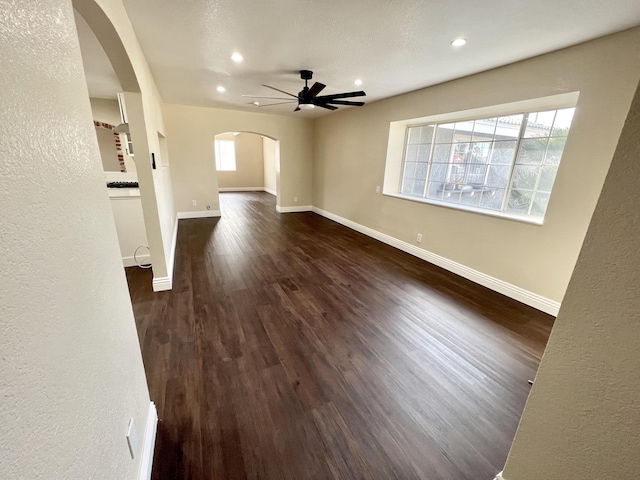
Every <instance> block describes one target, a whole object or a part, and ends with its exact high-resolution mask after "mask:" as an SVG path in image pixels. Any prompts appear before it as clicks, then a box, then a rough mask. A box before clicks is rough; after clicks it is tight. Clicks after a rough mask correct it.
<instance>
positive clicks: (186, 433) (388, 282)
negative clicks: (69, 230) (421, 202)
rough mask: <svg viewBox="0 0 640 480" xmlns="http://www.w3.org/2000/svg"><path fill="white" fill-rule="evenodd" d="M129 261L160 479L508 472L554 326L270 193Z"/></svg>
mask: <svg viewBox="0 0 640 480" xmlns="http://www.w3.org/2000/svg"><path fill="white" fill-rule="evenodd" d="M220 198H221V209H222V217H221V218H210V219H197V220H181V221H180V225H179V229H178V244H177V250H176V263H175V268H174V288H173V290H172V291H170V292H160V293H155V294H154V293H153V292H152V291H151V280H152V277H151V275H152V274H151V272H150V271H149V270H141V269H138V268H129V269H127V278H128V281H129V288H130V294H131V299H132V303H133V308H134V314H135V317H136V323H137V326H138V336H139V339H140V345H141V348H142V354H143V360H144V364H145V371H146V374H147V380H148V383H149V391H150V394H151V398H152V400H154V401H155V402H156V404H157V408H158V415H159V419H160V422H159V427H158V435H157V443H156V450H155V457H154V467H153V477H152V478H153V479H154V480H165V479H166V480H175V479H223V478H228V479H245V478H246V479H295V480H303V479H313V478H318V479H331V478H333V479H385V480H386V479H393V478H397V479H402V480H405V479H414V478H415V479H428V480H467V479H468V480H477V479H490V478H493V477H494V476H495V474H496V473H497V472H498V471H499V470H500V469H501V468H502V466H503V465H504V462H505V459H506V455H507V453H508V450H509V446H510V444H511V441H512V439H513V435H514V433H515V429H516V427H517V424H518V421H519V418H520V415H521V413H522V409H523V407H524V402H525V400H526V397H527V395H528V392H529V386H528V384H527V380H528V379H530V378H533V377H534V376H535V371H536V369H537V366H538V363H539V361H540V356H541V354H542V351H543V349H544V347H545V344H546V342H547V339H548V336H549V333H550V330H551V327H552V324H553V318H552V317H550V316H548V315H545V314H543V313H541V312H539V311H536V310H534V309H532V308H529V307H527V306H525V305H523V304H521V303H518V302H516V301H514V300H511V299H508V298H506V297H504V296H502V295H500V294H498V293H496V292H492V291H490V290H487V289H486V288H483V287H481V286H479V285H477V284H474V283H473V282H470V281H468V280H466V279H463V278H461V277H458V276H457V275H454V274H452V273H450V272H447V271H445V270H442V269H440V268H438V267H435V266H434V265H431V264H428V263H426V262H423V261H421V260H419V259H417V258H414V257H412V256H410V255H407V254H405V253H403V252H401V251H399V250H396V249H394V248H392V247H389V246H388V245H384V244H382V243H380V242H377V241H375V240H373V239H371V238H368V237H366V236H364V235H361V234H359V233H357V232H355V231H353V230H350V229H348V228H345V227H342V226H340V225H338V224H336V223H334V222H332V221H330V220H327V219H325V218H323V217H320V216H318V215H316V214H313V213H295V214H283V215H281V214H278V213H277V212H276V211H275V201H274V197H273V196H271V195H269V194H267V193H261V192H260V193H223V194H221V195H220Z"/></svg>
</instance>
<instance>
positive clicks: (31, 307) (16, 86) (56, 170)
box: [0, 0, 149, 480]
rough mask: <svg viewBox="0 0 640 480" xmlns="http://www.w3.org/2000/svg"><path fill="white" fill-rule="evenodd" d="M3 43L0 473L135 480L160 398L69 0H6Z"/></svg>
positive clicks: (0, 3)
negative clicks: (130, 436)
mask: <svg viewBox="0 0 640 480" xmlns="http://www.w3.org/2000/svg"><path fill="white" fill-rule="evenodd" d="M0 45H2V48H1V49H0V65H2V68H0V91H2V92H3V93H2V96H1V97H0V104H1V108H0V111H1V112H2V114H1V116H0V192H2V193H1V194H0V209H1V210H2V215H1V216H0V252H1V254H0V273H1V274H2V281H1V282H0V318H1V321H0V472H1V473H0V477H2V478H3V479H12V480H13V479H29V480H34V479H47V480H48V479H90V478H96V479H97V478H105V479H107V478H108V479H118V480H120V479H134V478H136V476H137V472H138V463H139V462H138V460H139V458H140V457H139V454H140V452H138V457H137V458H136V460H131V458H130V456H129V452H128V448H127V442H126V440H125V435H126V430H127V423H128V420H129V417H134V418H135V421H136V424H137V429H138V432H139V434H140V435H141V436H142V435H143V432H144V431H145V422H146V414H147V409H148V406H149V395H148V390H147V386H146V381H145V375H144V370H143V365H142V358H141V355H140V348H139V345H138V338H137V334H136V329H135V323H134V319H133V313H132V309H131V303H130V300H129V295H128V291H127V284H126V280H125V276H124V272H123V269H122V263H121V259H120V252H119V249H118V240H117V238H116V232H115V227H114V223H113V217H112V214H111V208H110V205H109V199H108V196H107V191H106V189H105V185H104V177H103V173H102V165H101V162H100V154H99V152H98V145H97V142H96V136H95V132H94V130H93V125H92V118H91V117H92V115H91V110H90V106H89V99H88V93H87V87H86V83H85V79H84V73H83V69H82V63H81V59H80V49H79V46H78V40H77V36H76V32H75V24H74V20H73V12H72V8H71V3H70V2H69V1H68V0H48V1H47V2H14V1H8V0H0ZM141 441H142V439H141Z"/></svg>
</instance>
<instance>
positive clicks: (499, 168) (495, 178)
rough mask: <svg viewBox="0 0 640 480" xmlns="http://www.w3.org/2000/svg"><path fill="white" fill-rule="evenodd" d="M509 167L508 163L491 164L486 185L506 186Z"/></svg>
mask: <svg viewBox="0 0 640 480" xmlns="http://www.w3.org/2000/svg"><path fill="white" fill-rule="evenodd" d="M510 171H511V167H510V166H508V165H491V166H490V167H489V174H488V175H487V182H486V185H487V187H495V188H506V186H507V182H508V181H509V172H510Z"/></svg>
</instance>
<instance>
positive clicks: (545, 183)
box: [538, 165, 558, 192]
mask: <svg viewBox="0 0 640 480" xmlns="http://www.w3.org/2000/svg"><path fill="white" fill-rule="evenodd" d="M557 172H558V167H557V166H555V165H544V166H543V167H542V171H541V172H540V181H539V182H538V191H543V192H550V191H551V187H553V182H554V181H555V179H556V173H557Z"/></svg>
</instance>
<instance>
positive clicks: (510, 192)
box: [401, 108, 575, 217]
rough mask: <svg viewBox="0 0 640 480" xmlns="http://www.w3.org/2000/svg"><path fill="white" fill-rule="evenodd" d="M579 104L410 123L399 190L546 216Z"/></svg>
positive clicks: (454, 202)
mask: <svg viewBox="0 0 640 480" xmlns="http://www.w3.org/2000/svg"><path fill="white" fill-rule="evenodd" d="M574 111H575V109H574V108H565V109H561V110H557V111H556V110H550V111H543V112H529V113H521V114H515V115H506V116H502V117H494V118H485V119H478V120H461V121H458V122H455V123H446V124H442V125H438V124H435V125H421V126H417V127H410V128H409V129H408V135H407V145H406V147H405V161H404V170H403V182H402V186H401V193H404V194H406V195H411V196H414V197H423V196H426V197H427V198H429V199H433V200H438V201H442V202H448V203H452V204H458V205H465V206H471V207H476V208H480V209H489V210H495V211H506V212H509V213H515V214H518V215H523V216H533V217H544V214H545V211H546V208H547V205H548V202H549V197H550V193H551V189H552V187H553V184H554V181H555V177H556V174H557V171H558V165H559V163H560V160H561V157H562V153H563V151H564V145H565V142H566V139H567V135H568V130H569V127H570V126H571V120H572V118H573V114H574ZM434 133H435V134H434ZM520 135H522V138H520ZM434 142H435V144H433V145H432V143H434ZM427 175H428V178H426V177H427ZM425 185H427V189H426V194H425ZM505 197H507V198H505Z"/></svg>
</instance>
